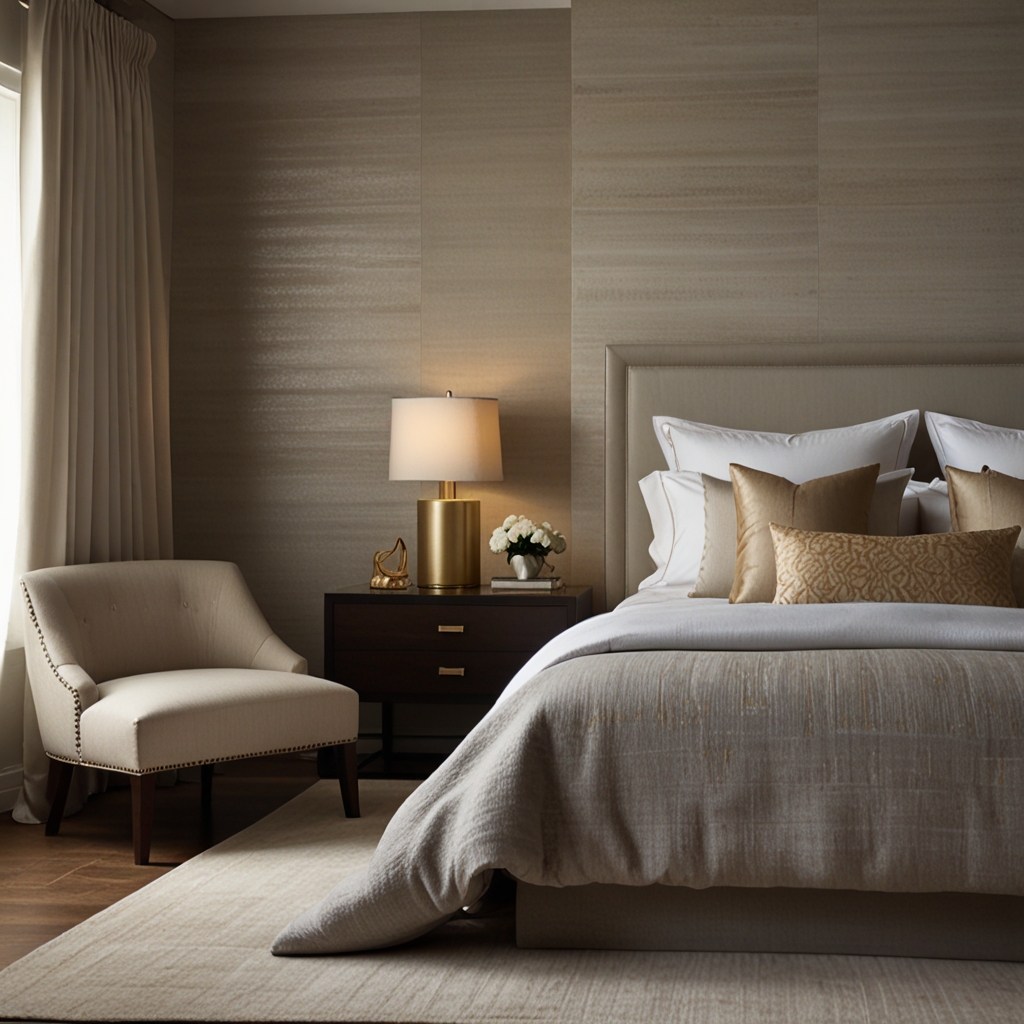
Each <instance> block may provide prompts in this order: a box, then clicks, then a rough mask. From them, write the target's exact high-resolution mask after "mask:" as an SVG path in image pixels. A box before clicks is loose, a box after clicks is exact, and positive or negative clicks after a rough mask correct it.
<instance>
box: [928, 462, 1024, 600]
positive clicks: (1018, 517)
mask: <svg viewBox="0 0 1024 1024" xmlns="http://www.w3.org/2000/svg"><path fill="white" fill-rule="evenodd" d="M946 481H947V483H948V484H949V518H950V520H951V521H952V523H953V529H954V530H955V531H957V532H966V531H968V530H1001V529H1004V528H1006V527H1007V526H1021V527H1024V480H1018V479H1017V478H1016V477H1015V476H1009V475H1008V474H1006V473H997V472H995V470H992V469H989V468H988V467H987V466H986V467H985V468H984V469H983V470H982V471H981V472H980V473H969V472H968V471H967V470H966V469H957V468H956V467H955V466H946ZM1013 592H1014V594H1015V595H1016V597H1017V604H1018V605H1020V606H1021V607H1022V608H1024V534H1022V535H1021V536H1020V537H1018V538H1017V550H1016V551H1015V552H1014V555H1013Z"/></svg>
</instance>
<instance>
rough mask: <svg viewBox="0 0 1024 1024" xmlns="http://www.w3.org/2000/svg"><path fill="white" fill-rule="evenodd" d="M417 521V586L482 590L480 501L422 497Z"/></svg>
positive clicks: (417, 505)
mask: <svg viewBox="0 0 1024 1024" xmlns="http://www.w3.org/2000/svg"><path fill="white" fill-rule="evenodd" d="M416 520H417V538H416V540H417V544H416V552H417V554H416V585H417V586H418V587H426V588H428V589H443V588H446V587H479V586H480V502H479V501H474V500H471V499H463V498H420V500H419V501H418V502H417V503H416Z"/></svg>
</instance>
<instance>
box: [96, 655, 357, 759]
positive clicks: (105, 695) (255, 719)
mask: <svg viewBox="0 0 1024 1024" xmlns="http://www.w3.org/2000/svg"><path fill="white" fill-rule="evenodd" d="M97 690H98V691H99V700H97V701H96V703H95V704H93V705H92V706H91V707H89V708H87V709H86V710H85V711H84V712H83V714H82V760H83V761H85V762H88V763H90V764H94V765H101V766H105V767H109V768H117V769H120V770H123V771H129V772H151V771H157V770H159V769H162V768H174V767H181V766H184V765H188V764H205V763H209V762H215V761H226V760H230V759H232V758H236V757H247V756H256V755H259V754H270V753H275V752H282V751H286V750H309V749H311V748H313V747H326V746H333V745H335V744H338V743H351V742H352V741H353V740H355V738H356V735H357V734H358V731H359V696H358V694H357V693H356V692H355V690H352V689H349V687H347V686H342V685H340V684H338V683H332V682H329V681H328V680H326V679H317V678H315V677H314V676H305V675H298V674H296V673H293V672H269V671H261V670H257V669H232V668H209V669H183V670H179V671H174V672H151V673H147V674H145V675H136V676H123V677H122V678H120V679H110V680H108V681H107V682H105V683H100V684H99V685H98V686H97Z"/></svg>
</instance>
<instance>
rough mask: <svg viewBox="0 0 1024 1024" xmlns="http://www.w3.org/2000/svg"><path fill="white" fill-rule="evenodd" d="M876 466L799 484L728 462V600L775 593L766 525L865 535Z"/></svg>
mask: <svg viewBox="0 0 1024 1024" xmlns="http://www.w3.org/2000/svg"><path fill="white" fill-rule="evenodd" d="M878 468H879V467H878V464H877V463H876V464H875V465H873V466H862V467H861V468H860V469H851V470H849V471H848V472H846V473H836V474H835V475H834V476H822V477H818V478H817V479H816V480H808V481H807V482H806V483H803V484H794V483H792V482H791V481H789V480H787V479H786V478H785V477H781V476H775V475H773V474H772V473H761V472H759V471H758V470H756V469H749V468H748V467H746V466H737V465H731V466H730V467H729V474H730V476H731V477H732V489H733V498H734V499H735V502H736V574H735V576H734V578H733V584H732V590H731V591H730V593H729V600H730V601H731V602H732V603H733V604H745V603H747V602H751V601H771V600H772V598H773V597H774V596H775V551H774V549H773V547H772V535H771V531H770V530H769V529H768V524H769V523H782V524H783V525H785V526H794V527H797V528H798V529H801V530H829V531H833V532H837V533H867V532H868V521H869V517H870V514H871V500H872V498H873V497H874V494H875V481H876V480H877V479H878Z"/></svg>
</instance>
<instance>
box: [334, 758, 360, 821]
mask: <svg viewBox="0 0 1024 1024" xmlns="http://www.w3.org/2000/svg"><path fill="white" fill-rule="evenodd" d="M334 756H335V759H336V760H337V763H338V781H339V782H340V783H341V802H342V804H344V806H345V817H346V818H358V817H359V774H358V765H357V764H356V745H355V743H342V744H341V745H340V746H337V747H335V748H334Z"/></svg>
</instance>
